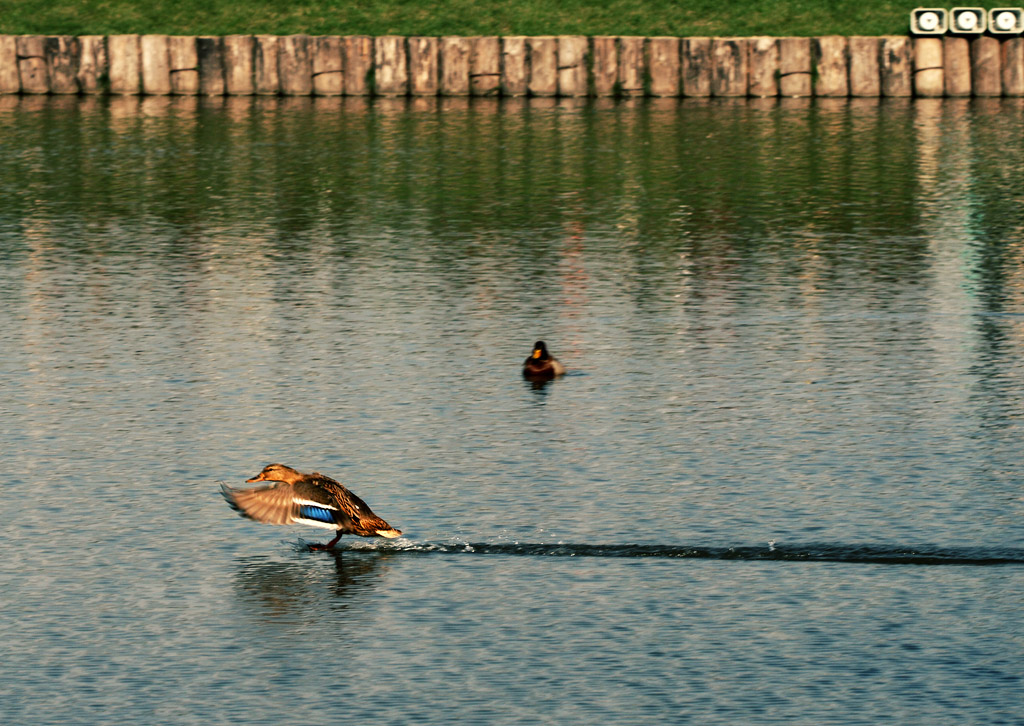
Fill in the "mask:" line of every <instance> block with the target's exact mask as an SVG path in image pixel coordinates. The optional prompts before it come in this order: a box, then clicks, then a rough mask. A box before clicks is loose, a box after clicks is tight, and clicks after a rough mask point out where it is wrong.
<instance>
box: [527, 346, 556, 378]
mask: <svg viewBox="0 0 1024 726" xmlns="http://www.w3.org/2000/svg"><path fill="white" fill-rule="evenodd" d="M564 374H565V366H564V365H562V364H561V363H559V362H558V359H557V358H555V357H554V356H553V355H551V354H550V353H548V347H547V345H546V344H545V343H544V341H543V340H538V341H537V342H536V343H534V344H533V352H532V353H530V357H529V358H527V359H526V362H525V363H523V378H526V379H527V380H530V381H550V380H551V379H552V378H556V377H558V376H561V375H564Z"/></svg>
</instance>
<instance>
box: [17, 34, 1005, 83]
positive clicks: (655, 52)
mask: <svg viewBox="0 0 1024 726" xmlns="http://www.w3.org/2000/svg"><path fill="white" fill-rule="evenodd" d="M18 93H21V94H37V95H41V94H99V93H111V94H115V95H138V94H144V95H152V96H166V95H171V94H174V95H195V94H203V95H210V96H222V95H233V96H248V95H275V96H276V95H286V96H310V95H317V96H340V95H351V96H371V95H377V96H407V95H413V96H437V95H441V96H488V95H501V96H525V95H531V96H541V97H546V96H561V97H584V96H597V97H602V96H604V97H608V96H625V97H630V96H654V97H669V98H674V97H680V96H683V97H698V98H700V97H709V96H720V97H744V96H753V97H775V96H795V97H833V98H842V97H847V96H853V97H878V96H887V97H907V96H922V97H969V96H976V97H998V96H1022V95H1024V37H1021V36H1015V37H1002V36H991V35H980V36H977V37H974V38H967V37H963V36H954V35H946V36H941V37H937V36H935V37H927V36H925V37H913V38H912V37H909V36H885V37H858V36H854V37H850V38H847V37H843V36H820V37H815V38H771V37H757V38H699V37H698V38H677V37H653V38H645V37H640V36H594V37H586V36H579V35H564V36H557V37H556V36H535V37H525V36H505V37H499V36H485V37H461V36H445V37H436V36H420V37H411V38H406V37H404V36H382V37H377V38H372V37H369V36H309V35H305V34H294V35H287V36H274V35H256V36H253V35H228V36H224V37H216V36H201V37H193V36H167V35H162V34H147V35H141V36H140V35H135V34H121V35H111V36H80V37H73V36H66V35H50V36H43V35H20V36H11V35H0V94H18Z"/></svg>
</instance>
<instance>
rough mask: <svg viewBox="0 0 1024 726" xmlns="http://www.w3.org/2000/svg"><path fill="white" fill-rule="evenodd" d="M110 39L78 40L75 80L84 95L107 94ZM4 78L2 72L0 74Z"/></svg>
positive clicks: (91, 36)
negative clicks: (108, 46) (108, 43)
mask: <svg viewBox="0 0 1024 726" xmlns="http://www.w3.org/2000/svg"><path fill="white" fill-rule="evenodd" d="M107 42H108V39H107V38H106V37H105V36H102V35H83V36H82V37H80V38H79V39H78V70H77V71H76V72H75V80H77V81H78V89H79V91H81V92H82V93H88V94H93V93H106V92H107V90H108V83H109V71H110V65H109V62H108V61H107V58H108V56H107ZM0 77H2V72H0Z"/></svg>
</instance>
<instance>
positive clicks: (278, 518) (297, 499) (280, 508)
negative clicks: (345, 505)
mask: <svg viewBox="0 0 1024 726" xmlns="http://www.w3.org/2000/svg"><path fill="white" fill-rule="evenodd" d="M221 494H223V495H224V499H226V500H227V503H228V505H229V506H230V507H231V508H232V509H234V510H235V511H236V512H238V513H239V514H241V515H242V516H243V517H248V518H249V519H252V520H255V521H257V522H263V523H264V524H308V525H311V526H314V527H323V528H325V529H350V528H351V526H352V521H351V519H350V518H349V516H348V514H347V513H345V512H343V511H341V510H339V508H338V506H337V505H336V504H335V503H334V502H332V501H331V497H330V495H329V494H328V493H327V492H325V491H323V490H322V489H320V488H319V487H316V486H310V485H308V484H305V483H304V482H299V483H297V484H287V483H285V482H274V483H273V484H270V485H268V486H265V487H254V488H252V489H233V488H231V487H229V486H227V485H226V484H222V485H221Z"/></svg>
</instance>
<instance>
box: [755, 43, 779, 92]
mask: <svg viewBox="0 0 1024 726" xmlns="http://www.w3.org/2000/svg"><path fill="white" fill-rule="evenodd" d="M747 93H749V94H750V95H751V96H755V97H757V98H766V97H770V96H778V95H779V42H778V40H777V39H776V38H751V39H750V83H749V86H748V88H747Z"/></svg>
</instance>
